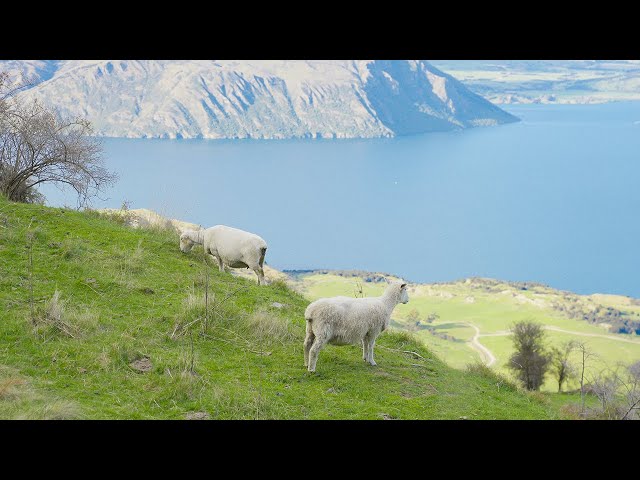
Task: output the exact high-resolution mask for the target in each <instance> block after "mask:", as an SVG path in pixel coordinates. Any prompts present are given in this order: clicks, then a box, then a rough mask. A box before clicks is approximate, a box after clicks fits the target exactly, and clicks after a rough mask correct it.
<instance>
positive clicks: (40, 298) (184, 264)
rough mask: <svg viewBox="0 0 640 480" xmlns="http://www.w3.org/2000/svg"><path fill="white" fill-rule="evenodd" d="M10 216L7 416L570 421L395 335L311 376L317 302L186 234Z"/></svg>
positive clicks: (71, 216)
mask: <svg viewBox="0 0 640 480" xmlns="http://www.w3.org/2000/svg"><path fill="white" fill-rule="evenodd" d="M0 215H1V217H0V220H1V222H2V226H3V228H1V229H0V270H1V271H2V272H3V274H2V275H1V276H0V305H2V306H3V308H2V309H1V310H0V338H2V340H3V342H2V345H3V348H2V349H0V418H175V419H178V418H193V417H196V418H198V417H199V418H202V417H209V418H281V419H287V418H301V419H303V418H309V419H313V418H326V419H352V418H353V419H359V418H370V419H382V418H400V419H408V418H448V419H458V418H460V417H467V418H469V419H475V418H478V419H482V418H556V417H558V416H559V414H558V411H557V409H556V407H553V406H551V405H549V404H547V403H544V400H543V398H541V397H540V396H535V395H534V396H531V395H526V394H523V393H521V392H520V391H518V390H516V389H514V388H513V387H511V386H510V385H509V384H505V383H502V382H500V381H499V380H498V379H497V378H496V377H495V376H494V375H493V374H492V373H491V372H487V371H485V370H482V369H476V370H475V371H473V372H462V371H458V370H454V369H452V368H450V367H448V366H446V365H445V364H444V363H442V362H441V361H440V360H439V359H438V358H437V357H435V356H434V355H432V354H431V352H430V351H429V350H427V349H425V348H424V347H422V346H420V345H419V344H418V343H417V342H416V341H415V340H413V339H412V338H411V337H410V336H408V335H407V334H402V333H393V332H385V333H383V334H382V335H381V336H380V339H379V342H378V345H377V347H376V360H377V362H378V367H371V366H368V365H366V364H365V363H364V362H363V361H362V357H361V351H360V349H359V347H357V346H349V347H334V346H327V348H326V349H324V350H323V351H322V353H321V355H320V359H319V362H318V369H317V373H316V374H309V373H307V372H306V370H305V369H304V367H303V365H302V362H303V358H302V339H303V335H304V319H303V312H304V308H305V307H306V305H307V303H308V302H307V301H306V300H305V299H304V298H303V297H301V296H300V295H298V294H296V293H294V292H292V291H291V290H289V289H288V288H287V287H286V286H284V284H282V283H278V282H276V283H274V284H272V285H269V286H263V287H259V286H257V285H256V284H255V281H253V280H246V279H244V278H237V277H234V276H232V275H229V274H227V273H220V272H218V271H217V269H216V268H212V267H210V266H209V267H205V266H204V265H203V257H202V253H201V250H198V249H194V252H193V253H192V254H189V255H186V254H182V253H181V252H180V251H179V249H178V245H177V236H176V234H175V233H173V232H168V231H160V230H149V229H138V230H134V229H132V228H128V227H126V226H124V225H122V224H121V223H119V220H118V217H114V218H111V219H110V218H105V217H104V216H101V215H98V214H96V213H93V212H87V213H83V212H76V211H71V210H65V209H55V208H47V207H41V206H35V205H23V204H14V203H10V202H7V201H5V200H3V199H0ZM120 222H121V220H120ZM30 238H32V239H33V241H31V240H30ZM31 245H32V247H31ZM30 251H31V252H32V255H31V258H32V260H33V267H32V268H31V267H30V261H29V258H30V255H29V252H30ZM207 271H208V272H209V274H210V277H209V285H210V289H209V302H210V303H209V309H208V320H207V325H206V327H205V325H204V318H205V315H204V314H205V308H204V305H203V296H204V288H205V285H206V283H207V281H206V277H205V272H207ZM31 288H32V289H33V294H32V295H31V293H30V292H31ZM56 290H57V291H59V292H60V297H59V300H58V302H54V301H52V298H53V297H54V296H55V295H54V292H55V291H56ZM30 298H33V313H32V311H31V301H30ZM274 302H278V303H280V304H282V305H284V307H282V308H278V306H274V305H273V303H274ZM55 305H57V306H58V308H53V306H55ZM405 351H411V352H415V353H406V352H405ZM416 354H418V355H419V356H417V355H416Z"/></svg>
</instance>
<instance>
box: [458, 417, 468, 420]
mask: <svg viewBox="0 0 640 480" xmlns="http://www.w3.org/2000/svg"><path fill="white" fill-rule="evenodd" d="M460 420H469V418H468V417H464V416H463V417H460Z"/></svg>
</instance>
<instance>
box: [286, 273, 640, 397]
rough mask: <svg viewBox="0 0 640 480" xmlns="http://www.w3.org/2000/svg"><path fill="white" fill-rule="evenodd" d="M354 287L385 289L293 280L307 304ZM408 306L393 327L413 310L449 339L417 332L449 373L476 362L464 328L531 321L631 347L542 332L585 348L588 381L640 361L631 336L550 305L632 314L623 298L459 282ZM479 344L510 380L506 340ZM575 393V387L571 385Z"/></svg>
mask: <svg viewBox="0 0 640 480" xmlns="http://www.w3.org/2000/svg"><path fill="white" fill-rule="evenodd" d="M358 285H362V289H363V292H364V293H365V295H367V296H370V295H380V294H381V292H382V291H383V289H384V284H383V283H367V282H364V281H363V280H362V279H361V278H357V277H344V276H339V275H336V274H331V273H329V274H316V273H312V274H307V275H303V276H301V277H299V278H298V280H297V283H296V288H297V290H298V291H300V292H301V293H303V294H304V295H305V296H306V297H307V298H309V299H312V300H313V299H316V298H319V297H324V296H333V295H349V296H353V294H354V292H355V291H356V290H357V288H358ZM409 296H410V301H409V303H408V304H406V305H399V306H398V307H396V310H395V311H394V315H393V318H394V320H395V325H396V326H398V327H400V328H407V327H408V326H409V322H408V321H407V317H408V315H409V313H410V312H411V311H412V310H417V311H418V313H419V317H420V319H421V321H422V323H423V324H424V325H428V326H431V327H434V329H435V331H436V332H438V333H442V334H448V335H450V336H451V337H453V340H443V339H441V338H438V337H437V336H434V335H432V334H431V333H429V332H427V331H425V330H422V331H420V332H418V334H417V335H418V338H419V339H420V340H421V341H422V342H423V343H424V344H425V345H426V346H427V347H428V348H429V349H431V350H432V351H433V352H434V353H436V354H437V355H438V356H439V358H441V359H442V360H443V361H445V362H446V363H447V364H449V365H450V366H452V367H455V368H458V369H462V368H464V367H465V366H466V365H467V364H468V363H470V362H473V361H476V360H479V359H480V358H479V354H478V353H477V352H476V351H475V350H473V349H471V348H470V346H469V344H468V343H467V342H468V341H469V340H471V338H472V337H473V335H474V334H475V331H474V330H473V329H472V328H471V327H470V326H468V324H469V323H471V324H473V325H475V326H477V327H478V328H479V329H480V333H481V334H483V335H484V334H492V333H501V332H506V331H508V329H509V328H510V326H511V325H512V324H513V323H515V322H517V321H522V320H533V321H536V322H539V323H542V324H544V325H547V326H551V327H556V328H561V329H563V330H569V331H572V332H578V333H580V334H599V335H610V336H611V337H613V338H618V339H624V340H631V341H635V342H637V343H634V344H631V343H626V342H621V341H616V340H613V339H605V338H598V337H588V336H583V335H578V334H567V333H562V332H556V331H551V330H547V331H546V335H547V339H548V344H549V345H556V344H559V343H561V342H563V341H568V340H579V341H583V342H585V343H586V344H587V346H588V347H589V348H590V349H592V350H593V351H594V352H595V353H596V354H597V358H594V359H592V360H590V362H589V363H588V365H587V373H588V375H593V374H595V373H597V372H599V371H601V370H602V369H603V368H606V367H615V366H616V365H617V364H619V363H622V364H625V365H628V364H631V363H633V362H635V361H638V360H640V339H639V338H637V336H635V335H624V334H609V333H608V332H607V331H606V330H605V329H604V328H602V327H601V326H597V325H593V324H590V323H588V322H586V321H583V320H577V319H572V318H567V317H566V316H564V315H563V313H562V312H560V311H558V310H556V309H554V308H552V305H553V304H554V303H563V302H568V301H570V300H569V299H571V300H572V301H577V302H582V303H584V304H585V305H605V306H613V307H616V308H619V309H621V310H624V311H627V312H630V313H631V314H635V313H636V312H637V311H638V308H639V307H638V305H635V304H634V303H633V301H632V300H631V299H629V298H627V297H621V296H615V295H592V296H578V295H573V294H571V295H570V297H567V296H566V294H565V292H559V291H556V290H553V289H550V288H546V287H536V288H530V289H528V290H520V289H518V288H516V287H514V286H513V285H510V284H508V283H496V284H493V283H491V284H490V286H489V287H487V285H486V284H485V283H483V282H482V281H461V282H455V283H447V284H434V285H416V286H413V288H412V289H411V290H410V293H409ZM433 313H435V314H437V315H438V316H439V318H438V319H437V320H436V321H434V322H433V323H427V322H426V318H427V316H428V315H430V314H433ZM479 341H480V343H482V345H484V346H485V347H487V348H489V349H490V350H491V351H492V353H493V354H494V355H495V356H496V357H497V362H496V364H495V366H494V368H495V369H496V370H497V371H499V372H500V373H502V374H504V375H511V372H510V371H509V370H508V369H507V368H506V362H507V361H508V358H509V356H510V355H511V353H512V352H513V347H512V341H511V337H510V336H498V337H484V336H481V337H480V338H479ZM570 386H571V387H575V384H574V383H571V384H570ZM543 390H544V391H549V392H554V391H556V390H557V386H556V384H555V382H554V380H553V378H552V377H551V376H550V375H549V376H548V378H547V379H546V381H545V383H544V385H543Z"/></svg>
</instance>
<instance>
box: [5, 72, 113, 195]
mask: <svg viewBox="0 0 640 480" xmlns="http://www.w3.org/2000/svg"><path fill="white" fill-rule="evenodd" d="M10 88H11V87H10V86H9V81H8V76H7V75H6V74H2V73H0V192H2V194H4V195H5V196H6V197H7V198H8V199H9V200H12V201H17V202H37V203H41V202H43V200H44V197H43V196H42V195H41V194H40V193H38V192H37V190H36V188H37V187H38V185H40V184H43V183H53V184H56V185H64V186H69V187H71V188H72V189H73V190H75V192H76V193H77V196H78V204H79V205H85V204H86V203H88V201H89V200H90V199H91V198H92V197H94V196H96V195H98V194H99V193H100V192H101V191H102V190H103V189H104V188H105V187H107V186H109V185H111V184H113V183H114V182H115V181H116V179H117V176H116V175H115V174H114V173H112V172H109V171H108V170H107V169H106V168H105V166H104V161H103V158H102V143H101V141H100V140H99V139H98V138H97V137H94V136H92V134H93V129H92V127H91V124H90V123H89V122H88V121H87V120H85V119H82V118H65V117H62V116H60V115H59V114H58V113H57V112H56V111H54V110H52V109H50V108H48V107H46V106H44V105H42V104H41V103H39V102H38V101H32V102H23V101H21V100H20V99H19V97H15V96H13V93H14V92H15V89H14V90H11V89H10Z"/></svg>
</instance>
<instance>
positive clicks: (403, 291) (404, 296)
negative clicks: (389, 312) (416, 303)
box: [399, 283, 409, 303]
mask: <svg viewBox="0 0 640 480" xmlns="http://www.w3.org/2000/svg"><path fill="white" fill-rule="evenodd" d="M399 301H400V303H409V292H408V291H407V284H406V283H401V284H400V298H399Z"/></svg>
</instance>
